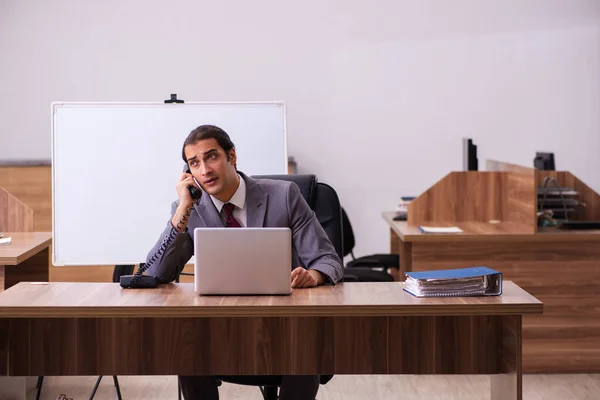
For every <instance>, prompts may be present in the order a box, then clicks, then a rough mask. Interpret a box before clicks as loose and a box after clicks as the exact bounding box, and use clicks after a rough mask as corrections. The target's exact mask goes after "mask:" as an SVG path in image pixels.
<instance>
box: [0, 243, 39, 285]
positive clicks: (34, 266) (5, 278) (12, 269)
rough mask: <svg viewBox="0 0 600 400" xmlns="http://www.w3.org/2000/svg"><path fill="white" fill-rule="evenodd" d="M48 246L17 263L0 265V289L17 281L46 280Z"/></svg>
mask: <svg viewBox="0 0 600 400" xmlns="http://www.w3.org/2000/svg"><path fill="white" fill-rule="evenodd" d="M49 257H50V255H49V250H48V248H46V249H44V250H42V251H40V252H39V253H37V254H36V255H34V256H33V257H31V258H29V259H27V260H25V261H23V262H22V263H20V264H19V265H8V266H0V283H2V286H1V287H0V290H6V289H8V288H9V287H11V286H13V285H16V284H17V283H19V282H48V279H49V277H48V273H49V264H48V263H49V260H50V258H49Z"/></svg>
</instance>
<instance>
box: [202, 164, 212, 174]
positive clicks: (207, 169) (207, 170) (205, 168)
mask: <svg viewBox="0 0 600 400" xmlns="http://www.w3.org/2000/svg"><path fill="white" fill-rule="evenodd" d="M200 171H201V172H202V176H205V175H210V174H211V173H212V168H210V167H209V166H208V165H206V164H202V165H200Z"/></svg>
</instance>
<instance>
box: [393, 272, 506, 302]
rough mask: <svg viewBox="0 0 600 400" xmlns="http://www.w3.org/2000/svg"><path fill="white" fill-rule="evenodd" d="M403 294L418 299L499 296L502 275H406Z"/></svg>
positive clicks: (496, 273) (466, 273) (482, 273)
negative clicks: (406, 293)
mask: <svg viewBox="0 0 600 400" xmlns="http://www.w3.org/2000/svg"><path fill="white" fill-rule="evenodd" d="M404 290H406V291H407V292H408V293H410V294H412V295H413V296H416V297H456V296H499V295H501V294H502V273H501V272H498V271H494V270H493V269H490V268H487V267H473V268H461V269H447V270H440V271H421V272H407V273H406V281H405V282H404Z"/></svg>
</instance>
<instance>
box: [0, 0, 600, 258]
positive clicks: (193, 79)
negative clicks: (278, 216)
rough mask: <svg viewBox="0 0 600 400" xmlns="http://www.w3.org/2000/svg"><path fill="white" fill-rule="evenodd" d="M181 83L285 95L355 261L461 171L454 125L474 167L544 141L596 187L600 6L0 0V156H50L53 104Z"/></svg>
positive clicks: (185, 87)
mask: <svg viewBox="0 0 600 400" xmlns="http://www.w3.org/2000/svg"><path fill="white" fill-rule="evenodd" d="M174 92H176V93H178V94H179V96H180V97H181V98H183V99H185V100H189V101H191V100H194V101H203V100H283V101H285V102H286V104H287V107H288V135H289V137H288V146H289V154H290V155H293V156H294V157H295V158H296V160H297V162H298V163H299V171H300V172H313V173H316V174H318V176H319V177H320V179H321V180H322V181H325V182H328V183H330V184H332V185H333V186H334V187H335V188H336V189H337V190H338V192H339V194H340V197H341V199H342V203H343V205H344V207H345V208H346V209H347V211H348V213H349V215H350V217H351V219H352V222H353V225H354V228H355V233H356V236H357V247H356V249H355V250H356V251H355V253H356V254H357V255H362V254H367V253H371V252H379V251H387V250H388V248H389V244H388V230H387V228H386V226H385V224H384V223H383V221H382V219H381V216H380V213H381V211H382V210H387V209H392V208H394V206H395V204H396V202H397V201H398V199H399V196H400V195H403V194H418V193H419V192H421V191H422V190H424V189H426V188H427V187H428V186H429V185H431V184H432V183H433V182H435V181H436V180H437V179H439V178H441V177H442V176H443V175H444V174H446V172H448V171H449V170H451V169H460V168H461V167H462V162H461V138H462V137H463V136H470V137H473V138H474V139H475V141H476V144H477V145H478V146H479V156H480V157H479V158H480V165H484V162H485V159H487V158H496V159H500V160H505V161H512V162H516V163H522V164H527V165H531V163H532V159H533V156H534V155H535V151H536V150H547V151H554V152H555V154H556V160H557V161H556V162H557V167H558V168H559V169H568V170H571V171H573V172H574V173H575V174H577V175H578V176H579V177H581V178H582V179H583V180H584V181H586V182H587V183H589V184H590V185H591V186H592V187H594V188H595V189H596V190H600V157H599V153H600V139H599V137H600V113H599V111H600V2H599V1H595V0H587V1H584V0H487V1H486V0H454V1H451V2H450V1H445V0H438V1H433V0H430V1H425V0H412V1H410V0H379V1H377V2H374V1H366V0H364V1H358V0H352V1H349V0H329V1H324V0H320V1H319V0H310V1H303V2H291V1H277V0H253V1H251V2H250V1H243V0H237V1H221V2H214V1H213V2H209V1H192V0H188V1H173V2H169V3H167V2H164V1H158V0H154V1H145V0H131V1H116V0H110V1H102V2H95V1H77V0H70V1H59V0H54V1H52V0H38V1H33V0H31V1H27V0H0V123H1V124H0V160H19V159H49V157H50V117H49V104H50V102H51V101H53V100H65V101H156V100H161V99H164V98H167V97H168V95H169V94H170V93H174ZM568 135H570V136H568ZM94 140H98V138H90V142H89V143H90V145H91V144H93V142H94ZM109 159H110V155H107V160H109ZM93 167H97V168H100V167H101V166H93ZM165 206H166V207H168V205H165Z"/></svg>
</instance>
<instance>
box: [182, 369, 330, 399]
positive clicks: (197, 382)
mask: <svg viewBox="0 0 600 400" xmlns="http://www.w3.org/2000/svg"><path fill="white" fill-rule="evenodd" d="M319 378H320V377H319V375H286V376H272V377H260V376H256V377H253V376H231V377H225V376H224V377H214V376H180V377H179V385H180V386H181V392H182V393H183V397H184V398H185V400H219V389H218V388H217V379H222V380H223V381H226V382H233V383H239V384H245V385H248V384H256V383H258V382H260V383H262V384H270V383H271V382H278V381H281V388H280V390H279V399H280V400H315V398H316V396H317V392H318V391H319ZM255 382H256V383H255ZM256 390H258V388H257V389H256Z"/></svg>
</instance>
